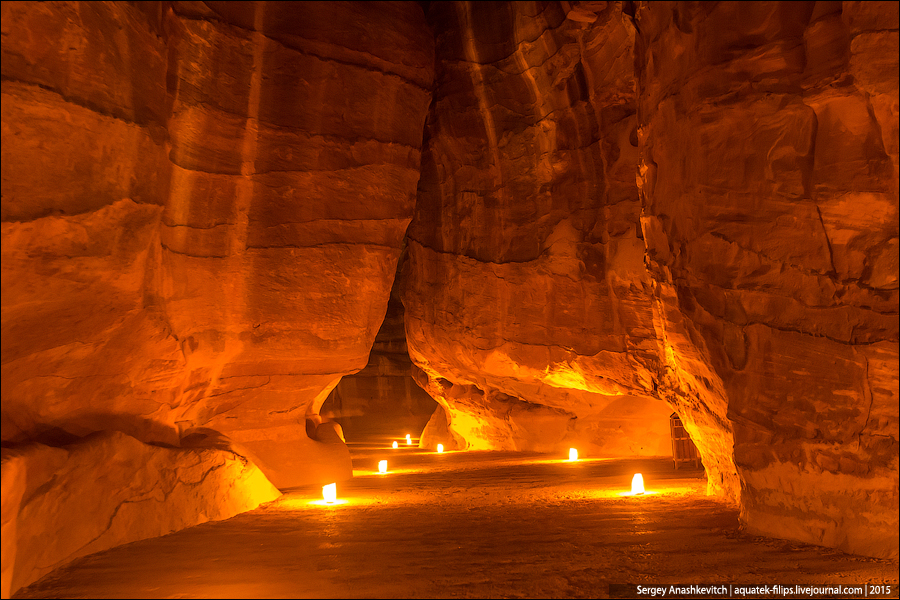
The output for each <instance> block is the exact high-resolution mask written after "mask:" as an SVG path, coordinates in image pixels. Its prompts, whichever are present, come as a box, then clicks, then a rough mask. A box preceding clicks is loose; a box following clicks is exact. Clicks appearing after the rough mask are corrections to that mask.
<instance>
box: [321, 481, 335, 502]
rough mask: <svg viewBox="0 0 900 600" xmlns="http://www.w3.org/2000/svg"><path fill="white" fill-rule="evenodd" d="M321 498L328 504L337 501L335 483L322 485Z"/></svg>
mask: <svg viewBox="0 0 900 600" xmlns="http://www.w3.org/2000/svg"><path fill="white" fill-rule="evenodd" d="M322 498H324V499H325V502H327V503H328V504H334V503H335V502H337V484H336V483H329V484H328V485H323V486H322Z"/></svg>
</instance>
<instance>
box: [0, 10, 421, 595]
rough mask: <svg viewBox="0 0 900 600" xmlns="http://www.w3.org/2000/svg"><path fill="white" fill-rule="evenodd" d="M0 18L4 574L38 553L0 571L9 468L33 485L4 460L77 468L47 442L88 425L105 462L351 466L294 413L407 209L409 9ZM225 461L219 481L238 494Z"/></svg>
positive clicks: (415, 57) (415, 114)
mask: <svg viewBox="0 0 900 600" xmlns="http://www.w3.org/2000/svg"><path fill="white" fill-rule="evenodd" d="M2 10H3V15H2V16H3V20H2V22H3V25H2V27H3V48H2V58H3V62H2V69H3V81H2V94H3V102H2V111H3V120H2V126H3V146H2V180H3V200H2V229H3V230H2V243H3V249H2V250H3V265H2V269H3V273H2V276H3V278H2V283H3V289H2V304H3V312H2V344H3V348H2V352H3V365H2V437H3V442H4V463H3V464H4V467H3V468H4V472H3V473H4V475H3V481H4V497H3V502H4V553H3V556H4V582H6V581H7V579H6V574H7V572H8V571H9V569H7V567H9V568H10V569H13V571H10V572H13V573H14V574H13V575H11V581H13V582H15V584H16V585H22V584H23V582H24V583H27V582H28V580H29V577H31V576H32V575H33V573H32V572H31V571H29V570H28V569H27V568H26V565H27V564H30V562H29V561H33V560H34V559H35V558H36V557H34V556H28V557H25V558H23V557H22V555H21V554H20V556H19V558H16V560H15V563H16V565H22V567H21V568H22V569H24V570H22V571H21V573H19V571H18V569H19V566H16V567H13V565H12V563H11V562H10V561H12V557H11V555H10V554H9V553H7V551H6V544H7V541H8V540H7V530H8V528H7V523H8V522H10V523H13V524H14V521H15V519H18V523H19V530H18V534H17V537H16V538H15V539H14V540H12V542H10V543H12V545H13V546H15V545H16V543H17V542H16V539H17V540H18V542H20V543H21V544H24V545H25V546H27V547H28V548H32V546H28V544H26V542H25V541H24V540H26V538H27V536H34V535H38V533H39V530H30V531H26V529H27V528H29V527H40V523H41V520H40V518H37V517H34V516H31V517H27V516H25V515H27V514H31V513H28V511H29V510H32V509H31V508H29V507H31V506H32V504H33V503H34V502H35V501H36V500H35V499H34V498H33V497H31V496H30V495H29V494H25V495H24V496H20V497H19V500H18V501H15V502H14V501H13V499H14V496H15V494H12V495H10V496H9V498H8V497H7V493H6V492H7V490H6V484H7V480H8V477H7V470H8V469H14V468H20V467H21V466H22V465H25V466H27V467H28V468H29V469H33V470H34V473H30V474H27V477H29V478H34V477H39V476H43V475H39V474H40V473H42V472H43V471H42V470H41V469H42V468H43V467H42V468H39V467H36V466H35V465H36V464H37V463H39V462H40V461H39V460H37V459H35V460H30V459H29V460H25V459H16V460H17V461H18V462H16V461H14V458H15V457H16V456H21V455H23V454H24V455H27V456H32V455H35V456H38V455H40V456H43V455H45V454H46V453H47V452H49V450H47V448H49V447H59V448H62V449H63V450H61V451H64V452H68V453H69V454H70V455H71V456H78V457H80V458H79V460H85V461H87V462H90V459H88V458H86V453H88V451H87V450H84V449H81V450H78V451H77V452H76V451H75V450H73V449H70V446H71V445H72V444H78V443H81V442H79V440H80V439H81V438H83V437H84V436H87V435H91V434H94V433H95V432H107V434H109V435H111V436H112V437H109V440H110V441H108V443H107V446H108V445H110V444H112V445H114V446H115V445H119V446H121V451H122V453H123V454H124V455H129V453H131V454H134V453H135V452H137V453H138V454H140V452H139V451H134V450H133V449H132V450H129V448H131V444H132V442H133V440H135V439H136V440H138V441H139V443H141V444H152V445H153V446H148V447H147V449H146V450H145V452H151V453H152V451H153V448H155V447H156V446H163V447H171V448H178V447H183V446H184V445H185V444H186V443H188V442H190V443H191V444H197V443H200V444H201V445H202V444H203V443H204V440H206V443H208V444H213V445H216V446H217V447H219V446H221V447H223V448H226V449H227V450H225V452H229V451H236V452H238V453H239V454H241V455H243V457H249V458H251V459H252V461H253V462H254V463H256V464H257V465H259V467H260V468H262V470H263V471H264V472H265V474H266V476H267V477H268V478H269V479H270V480H271V481H272V483H274V484H275V485H276V486H279V487H287V486H292V485H298V484H301V483H307V482H312V481H320V480H322V479H328V480H331V481H333V480H334V479H339V478H346V477H349V476H350V474H351V469H350V461H349V454H348V452H347V449H346V447H345V446H344V444H343V442H342V440H341V438H340V431H339V428H335V427H334V426H333V424H331V423H320V422H321V421H322V419H321V418H320V417H319V415H318V411H319V408H320V406H321V404H322V402H323V401H324V399H325V397H326V396H327V394H328V392H329V391H330V389H331V388H333V387H334V385H335V384H336V383H337V381H338V380H339V379H340V377H341V376H342V375H344V374H347V373H351V372H353V371H356V370H359V369H361V368H363V367H364V366H365V365H366V362H367V358H368V353H369V350H370V348H371V346H372V342H373V339H374V338H375V334H376V332H377V331H378V328H379V326H380V324H381V321H382V318H383V317H384V314H385V309H386V306H387V302H388V297H389V294H390V289H391V285H392V282H393V279H394V274H395V267H396V263H397V259H398V256H399V253H400V248H401V244H402V240H403V236H404V232H405V230H406V227H407V224H408V222H409V220H410V219H411V217H412V211H413V205H414V203H415V193H416V182H417V180H418V177H419V175H418V170H419V158H420V146H421V139H422V127H423V123H424V119H425V114H426V111H427V107H428V105H429V102H430V88H431V80H432V71H433V42H432V39H431V34H430V32H429V30H428V27H427V26H426V24H425V22H424V16H423V12H422V9H421V7H419V6H418V5H417V4H414V3H402V2H385V3H373V2H360V3H344V4H342V3H331V2H302V3H282V2H272V3H266V2H259V3H233V2H207V3H201V2H174V3H169V2H160V3H155V2H142V3H118V2H108V3H107V2H53V3H31V2H10V3H6V2H5V3H3V9H2ZM116 432H119V433H121V434H122V435H119V434H117V433H116ZM129 440H130V441H129ZM186 440H187V441H186ZM87 447H88V448H93V447H94V446H91V445H88V446H87ZM10 448H12V449H14V452H13V451H12V450H10V452H7V450H8V449H10ZM79 448H81V446H79ZM104 448H106V446H104ZM103 451H104V452H108V451H109V450H108V448H106V449H105V450H103ZM97 452H100V450H97ZM198 452H199V450H198ZM243 457H241V460H244V458H243ZM73 460H74V459H73ZM181 460H182V459H177V460H176V459H173V461H172V468H173V469H175V468H177V465H178V464H179V461H181ZM64 462H65V461H64ZM245 462H246V461H245ZM164 463H165V461H164V460H162V461H161V463H160V464H161V465H164ZM14 464H18V465H20V467H14ZM53 464H56V463H53ZM60 464H62V463H60ZM209 464H210V465H211V466H212V465H213V462H209ZM70 466H71V465H69V466H66V467H65V468H66V469H69V468H70ZM251 466H252V465H251ZM23 468H24V467H23ZM49 468H50V467H46V468H45V469H44V470H46V469H49ZM60 468H63V467H60ZM248 468H249V467H248ZM51 470H52V469H51ZM221 472H222V473H224V471H221ZM9 473H12V471H11V470H10V471H9ZM79 473H80V474H81V475H85V473H86V471H85V470H84V469H82V471H76V470H71V469H70V476H67V477H63V476H61V475H60V476H58V477H55V478H54V477H53V476H52V473H51V474H49V475H47V477H46V479H47V480H48V481H56V482H57V483H59V485H64V484H65V485H72V486H77V485H80V484H79V483H77V482H75V481H74V480H75V479H77V476H78V475H79ZM45 475H46V474H45ZM232 475H235V473H232ZM146 476H147V477H152V476H151V475H146ZM156 476H158V477H160V478H165V477H168V475H166V473H165V468H164V467H163V466H161V467H160V469H159V472H157V475H156ZM10 477H11V476H10ZM241 477H242V476H241ZM241 477H238V476H237V475H235V477H233V478H231V483H229V482H228V481H227V480H228V479H229V478H228V477H222V478H220V479H217V480H218V481H220V483H221V485H223V486H226V487H227V486H228V485H231V484H232V483H234V484H235V485H236V488H235V493H237V494H238V495H240V494H242V493H244V494H246V495H247V497H248V498H253V497H256V498H257V504H258V503H259V501H262V500H259V498H261V496H259V495H256V496H254V492H253V490H252V489H250V488H249V487H247V486H242V485H241V484H240V481H241ZM245 479H246V478H245ZM11 480H12V479H10V481H11ZM104 481H108V482H115V481H117V479H116V478H115V477H110V478H107V479H104ZM210 481H213V479H210ZM65 482H68V483H65ZM29 485H30V484H29ZM110 485H113V484H112V483H110ZM242 490H243V491H242ZM93 493H95V494H97V495H101V496H102V495H104V494H106V493H112V490H103V489H98V488H95V489H93ZM220 493H221V494H222V497H223V499H222V502H223V504H227V503H228V500H227V497H228V494H227V493H225V491H224V490H221V491H220ZM116 497H118V496H116ZM266 499H267V498H266ZM8 500H9V502H8ZM122 500H127V498H124V497H123V498H122ZM142 506H144V507H146V510H147V511H148V512H147V514H146V515H145V518H147V519H149V520H154V521H159V522H160V523H170V521H171V520H167V519H166V518H165V517H164V516H163V515H164V513H165V512H166V510H167V509H171V507H170V506H167V505H166V504H165V503H161V504H156V503H152V502H150V503H146V504H143V505H142ZM242 506H244V507H245V508H246V506H247V503H245V504H244V505H242ZM72 510H76V508H75V507H72ZM204 512H208V513H209V514H210V515H212V514H216V515H218V516H221V515H222V514H224V513H225V512H227V511H224V510H223V511H219V512H216V511H205V510H204V509H203V508H202V507H201V506H199V505H198V507H197V513H198V515H196V516H198V517H199V516H200V515H201V514H202V513H204ZM231 514H233V512H232V513H231ZM10 515H12V516H10ZM16 515H19V516H18V517H16ZM70 516H73V515H70ZM225 516H228V515H225ZM8 517H9V518H8ZM98 518H101V519H106V517H98ZM10 519H12V520H10ZM77 520H78V518H77V516H73V518H72V521H73V522H77ZM26 522H27V525H24V524H23V523H26ZM103 522H104V523H105V522H106V521H105V520H104V521H103ZM195 522H196V521H195ZM48 523H49V520H48ZM179 523H180V524H179V525H172V527H176V526H185V525H189V524H191V523H190V522H188V521H180V522H179ZM48 526H49V525H48ZM162 530H165V526H162ZM162 530H161V531H157V532H156V533H153V534H152V535H158V534H159V533H160V532H165V531H162ZM57 535H60V536H64V535H66V532H65V531H64V530H63V531H60V532H57ZM134 535H136V536H140V535H144V534H143V533H139V532H135V533H134ZM128 539H129V538H128V537H127V535H126V536H125V537H124V538H123V537H117V538H116V540H117V541H116V542H115V543H122V542H123V541H128ZM131 539H134V538H133V537H132V538H131ZM70 545H71V544H70ZM23 547H24V546H23ZM86 547H88V546H86ZM89 548H92V550H90V551H94V550H96V549H99V548H98V547H97V546H96V545H94V546H89ZM69 550H71V548H69V549H68V550H66V552H68V554H63V555H62V556H53V557H49V556H41V557H37V558H38V559H39V562H40V564H43V565H47V564H59V560H60V559H61V558H63V557H64V556H71V555H72V553H71V552H69ZM51 558H52V560H51Z"/></svg>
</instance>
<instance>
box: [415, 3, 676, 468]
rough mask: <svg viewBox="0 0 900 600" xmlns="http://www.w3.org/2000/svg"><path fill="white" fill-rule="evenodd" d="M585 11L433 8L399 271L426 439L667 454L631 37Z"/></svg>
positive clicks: (601, 14) (613, 18)
mask: <svg viewBox="0 0 900 600" xmlns="http://www.w3.org/2000/svg"><path fill="white" fill-rule="evenodd" d="M580 10H581V12H579V13H570V14H572V17H575V18H567V14H566V12H565V11H564V10H563V9H562V8H561V6H560V5H559V4H557V3H548V4H541V5H532V4H528V3H508V4H507V3H503V4H500V3H479V2H471V3H464V2H458V3H440V4H435V5H432V6H431V7H430V9H429V21H430V22H431V23H432V24H433V26H434V27H435V35H436V55H437V59H438V62H437V72H436V79H437V82H436V88H435V98H434V103H433V106H432V109H431V112H430V113H429V118H428V122H427V124H426V140H427V141H426V146H425V153H424V156H423V162H422V178H421V181H420V183H419V200H418V204H417V206H416V218H415V219H414V221H413V224H412V225H411V227H410V232H409V238H410V241H409V255H410V261H409V266H408V269H407V270H406V271H405V275H404V277H405V278H406V286H405V290H404V304H405V305H406V330H407V337H408V341H409V348H410V355H411V357H412V359H413V361H414V362H415V364H416V365H417V367H418V369H419V370H420V371H419V372H418V375H417V376H418V377H419V380H420V381H421V383H422V385H423V386H424V387H425V388H426V389H427V390H428V391H429V392H430V393H431V395H432V396H433V397H435V399H436V400H438V402H439V404H440V405H441V407H442V410H439V411H438V412H437V413H436V414H435V416H434V420H433V423H432V424H431V425H430V426H429V429H428V430H426V436H425V438H424V440H423V441H425V443H426V445H432V446H433V445H434V444H436V443H437V442H438V441H441V442H442V443H444V444H445V445H447V444H448V443H451V444H454V445H456V446H458V447H463V448H475V449H518V450H542V451H554V452H557V451H561V450H564V449H565V448H566V447H568V446H570V445H577V446H580V447H581V449H582V453H583V454H590V453H591V452H603V453H604V454H607V455H609V454H620V453H621V454H630V455H631V454H664V453H666V452H668V449H669V436H668V415H669V413H670V412H671V411H670V410H669V408H668V406H667V405H666V404H665V403H664V402H662V401H661V400H659V399H657V398H655V397H654V390H655V387H656V371H657V366H656V365H657V350H656V339H655V333H654V328H653V310H652V306H651V302H650V288H649V286H650V279H649V278H648V276H647V273H646V270H645V268H644V263H643V260H644V258H643V257H644V244H643V241H642V240H641V235H642V233H641V228H640V222H639V219H640V200H639V198H638V192H637V187H636V184H635V180H634V166H635V165H636V164H637V158H638V155H637V138H636V132H635V116H634V114H635V113H634V110H635V109H634V80H633V66H632V62H633V59H632V44H633V37H634V30H633V28H632V27H631V25H630V23H629V22H628V21H627V19H625V18H623V15H622V12H621V10H620V9H619V8H617V7H615V6H612V5H611V6H608V7H607V8H605V9H602V10H598V11H597V12H591V13H590V14H589V15H588V13H587V12H586V9H580ZM448 425H449V431H448V435H445V436H443V437H441V436H440V435H437V434H436V432H437V431H438V430H441V429H447V427H448ZM439 438H440V439H439Z"/></svg>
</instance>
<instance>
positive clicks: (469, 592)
mask: <svg viewBox="0 0 900 600" xmlns="http://www.w3.org/2000/svg"><path fill="white" fill-rule="evenodd" d="M389 442H390V440H386V441H385V445H388V444H389ZM352 451H353V456H354V467H355V474H356V477H354V479H353V480H352V481H349V482H345V483H343V484H339V485H338V496H339V498H340V499H342V500H345V502H344V503H343V504H339V505H336V506H322V505H321V504H319V503H315V502H314V501H316V500H319V499H321V487H310V488H303V489H297V490H294V491H292V492H291V493H289V494H286V495H285V496H284V497H283V498H281V499H279V500H278V501H275V502H273V503H270V504H268V505H265V506H263V507H260V508H259V509H257V510H255V511H252V512H249V513H244V514H242V515H238V516H236V517H234V518H232V519H229V520H227V521H219V522H216V523H206V524H203V525H200V526H197V527H193V528H191V529H187V530H184V531H181V532H178V533H174V534H172V535H168V536H166V537H162V538H156V539H152V540H146V541H141V542H135V543H133V544H128V545H126V546H121V547H118V548H113V549H111V550H108V551H106V552H102V553H99V554H95V555H92V556H89V557H85V558H83V559H81V560H79V561H76V562H75V563H73V564H72V565H70V566H68V567H66V568H63V569H60V570H57V571H55V572H54V573H51V574H50V575H48V576H47V577H45V578H44V579H42V580H41V581H38V582H36V583H35V584H33V585H32V586H30V587H28V588H25V589H24V590H20V592H19V594H17V596H16V597H22V598H41V597H70V598H73V597H74V598H95V597H96V598H116V597H151V598H152V597H156V598H195V597H196V598H199V597H219V598H232V597H236V598H240V597H284V598H290V597H314V598H320V597H326V598H366V597H368V598H402V597H473V598H480V597H487V598H490V597H513V598H521V597H607V596H608V594H609V587H608V584H609V583H688V584H690V583H748V584H765V583H769V584H775V583H782V584H783V583H808V584H823V583H831V584H845V585H852V584H857V583H859V584H862V583H865V582H871V583H885V582H890V583H894V584H896V583H897V564H896V563H892V562H887V561H878V560H874V559H867V558H862V557H854V556H847V555H844V554H842V553H840V552H837V551H832V550H827V549H822V548H817V547H812V546H805V545H800V544H792V543H789V542H784V541H778V540H766V539H762V538H757V537H753V536H749V535H746V534H743V533H741V532H740V531H739V529H738V523H737V510H736V508H734V507H732V506H729V505H727V504H725V503H723V502H721V501H718V500H716V499H713V498H709V497H707V496H706V495H705V489H706V484H705V480H704V479H703V478H702V477H703V475H702V472H699V471H684V470H682V471H674V470H673V469H672V463H671V461H669V460H664V459H652V460H639V459H631V460H592V459H590V458H588V459H585V460H581V461H579V462H577V463H569V462H566V461H565V460H550V457H548V456H546V455H535V454H523V453H511V452H505V453H490V452H469V453H445V454H441V455H438V454H435V453H430V452H425V451H421V450H418V449H416V448H411V447H403V446H402V445H401V448H400V449H398V450H391V449H390V448H385V449H383V450H382V449H379V448H375V447H372V446H364V445H352ZM384 458H386V459H388V460H389V468H390V472H389V473H388V474H387V475H378V474H377V473H376V471H377V469H378V466H377V465H378V461H379V460H380V459H384ZM638 471H640V472H642V473H643V474H644V477H645V479H646V482H647V488H648V490H652V491H655V492H657V493H655V494H652V495H649V496H646V497H625V496H622V495H621V493H622V492H625V491H627V488H628V486H629V485H630V481H631V475H632V474H633V473H635V472H638ZM895 589H896V588H895Z"/></svg>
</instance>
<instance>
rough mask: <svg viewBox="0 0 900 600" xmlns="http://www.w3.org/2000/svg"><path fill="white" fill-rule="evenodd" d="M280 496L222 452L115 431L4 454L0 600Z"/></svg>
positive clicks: (250, 467)
mask: <svg viewBox="0 0 900 600" xmlns="http://www.w3.org/2000/svg"><path fill="white" fill-rule="evenodd" d="M280 495H281V493H280V492H279V491H278V490H277V489H275V487H274V486H273V485H272V484H271V483H270V482H269V480H268V479H266V477H265V475H263V473H262V472H261V471H260V470H259V468H258V467H256V466H255V465H254V464H253V463H251V462H249V461H248V460H247V459H246V458H244V457H242V456H239V455H237V454H234V453H233V452H230V451H228V450H223V449H216V448H204V449H182V448H163V447H159V446H151V445H148V444H144V443H141V442H139V441H138V440H136V439H134V438H133V437H131V436H128V435H125V434H123V433H120V432H103V433H96V434H92V435H90V436H87V437H86V438H84V439H83V440H80V441H79V442H77V443H74V444H71V445H68V446H63V447H50V446H44V445H41V444H29V445H25V446H22V447H19V448H16V449H6V448H4V450H3V539H4V552H3V590H2V591H3V596H4V597H5V598H8V597H9V594H10V591H11V590H13V591H14V590H16V589H18V588H20V587H22V586H25V585H28V584H29V583H31V582H33V581H36V580H37V579H39V578H41V577H42V576H44V575H45V574H47V573H49V572H50V571H52V570H53V569H55V568H56V567H58V566H60V565H63V564H65V563H68V562H70V561H72V560H74V559H75V558H78V557H79V556H85V555H87V554H92V553H94V552H99V551H101V550H105V549H107V548H112V547H113V546H118V545H120V544H124V543H128V542H133V541H135V540H141V539H146V538H151V537H157V536H160V535H165V534H167V533H171V532H173V531H177V530H179V529H184V528H185V527H190V526H192V525H197V524H198V523H204V522H206V521H215V520H219V519H227V518H229V517H232V516H234V515H236V514H238V513H241V512H244V511H247V510H252V509H254V508H256V507H257V506H259V505H260V504H262V503H263V502H268V501H270V500H274V499H275V498H277V497H278V496H280ZM7 544H8V545H9V548H7ZM7 550H11V552H7Z"/></svg>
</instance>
